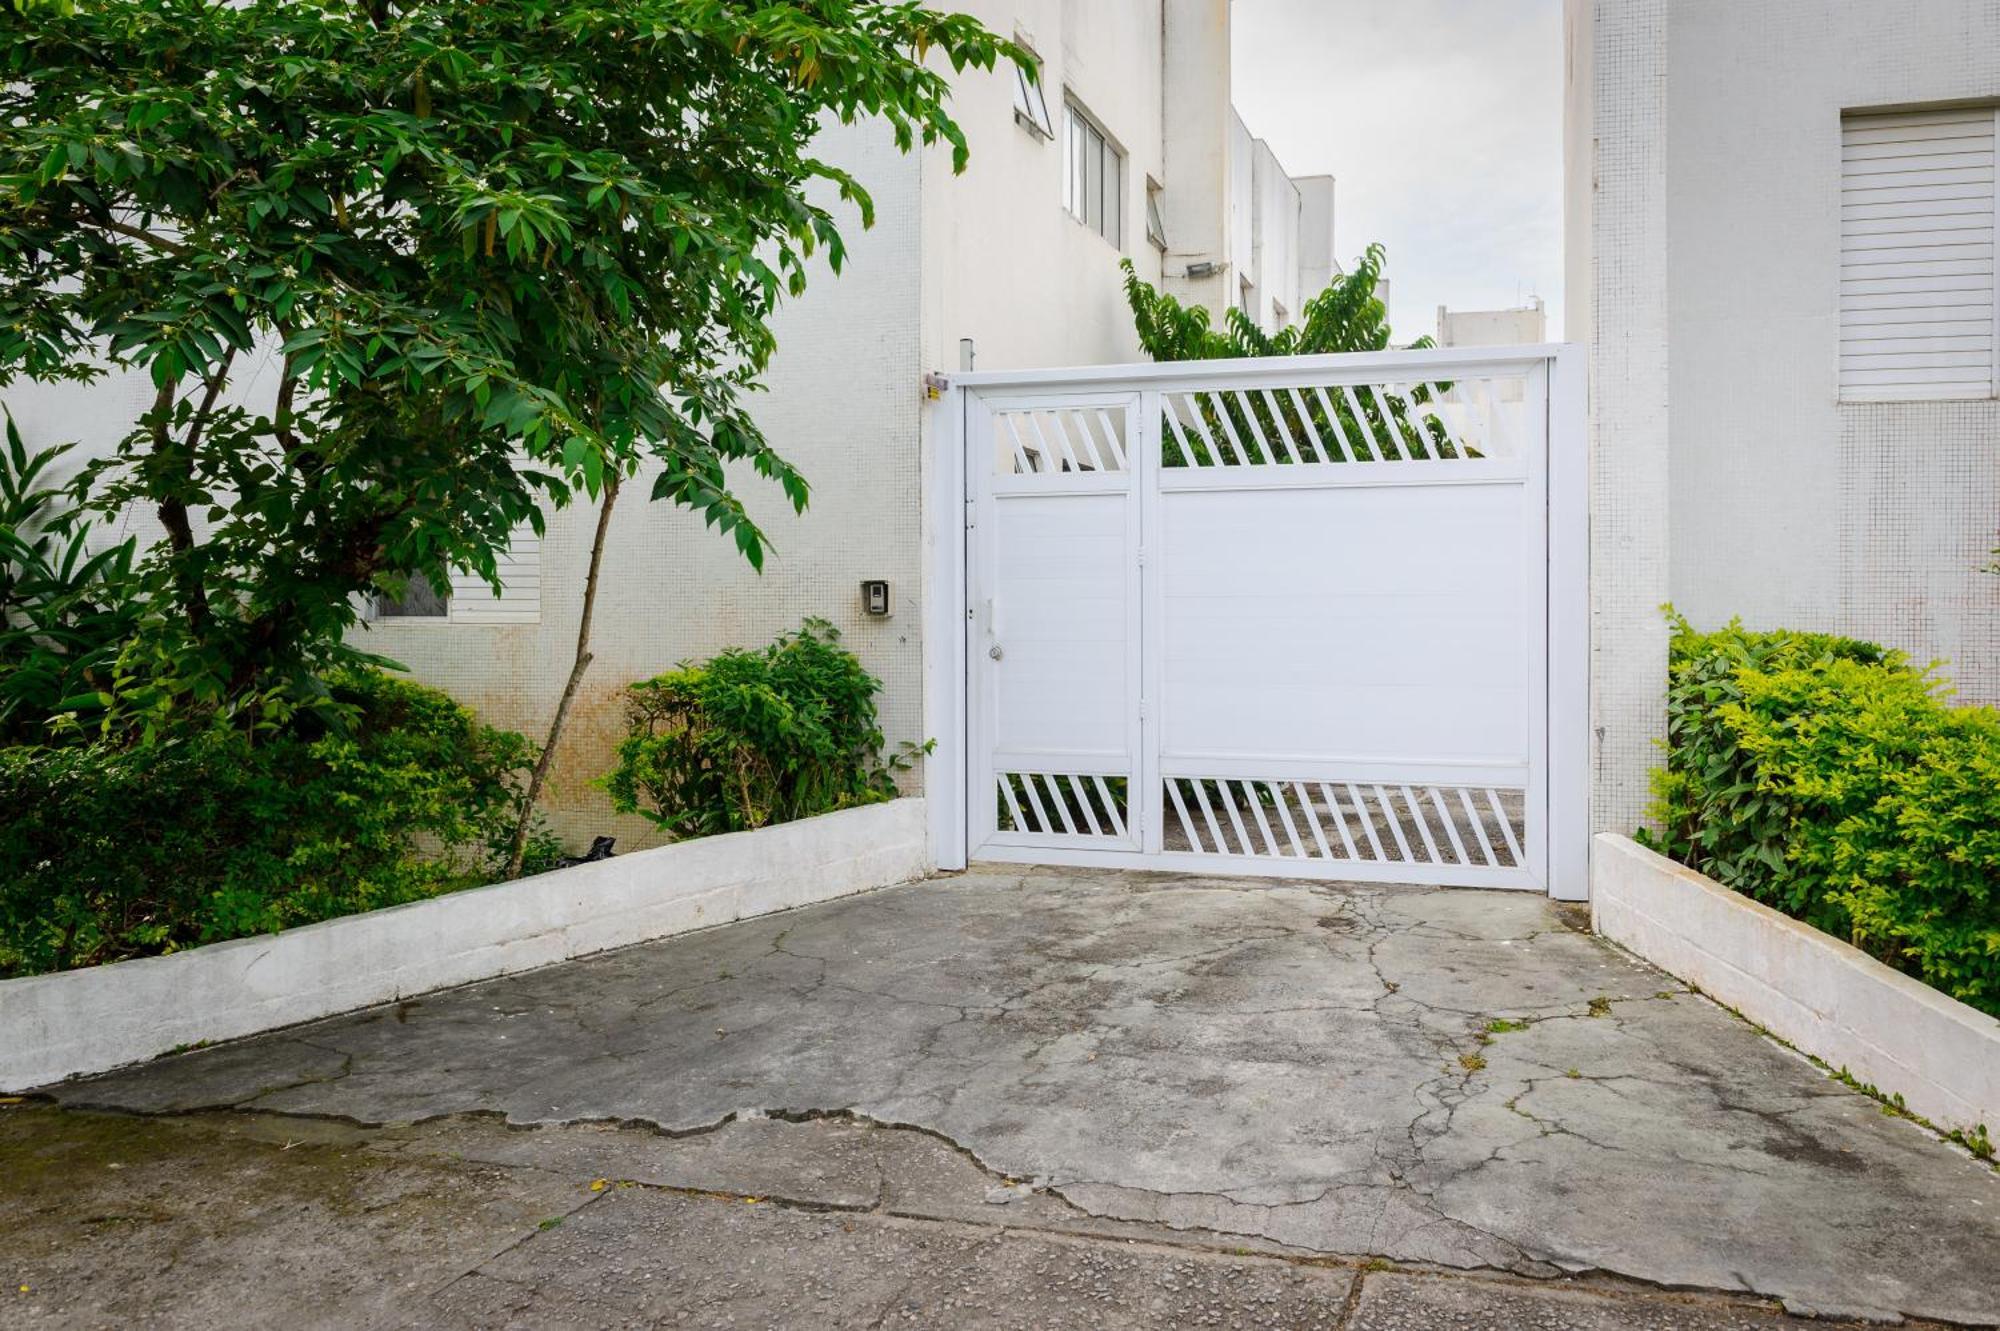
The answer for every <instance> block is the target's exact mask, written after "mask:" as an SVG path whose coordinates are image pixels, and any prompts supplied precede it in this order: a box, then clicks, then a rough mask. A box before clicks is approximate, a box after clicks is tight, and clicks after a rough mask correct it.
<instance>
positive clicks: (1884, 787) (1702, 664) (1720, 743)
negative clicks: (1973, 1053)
mask: <svg viewBox="0 0 2000 1331" xmlns="http://www.w3.org/2000/svg"><path fill="white" fill-rule="evenodd" d="M1673 622H1674V633H1673V642H1672V654H1671V661H1670V665H1669V672H1668V680H1669V683H1668V695H1667V763H1666V766H1665V767H1664V768H1661V769H1659V770H1658V771H1656V772H1655V773H1654V779H1653V786H1654V794H1655V798H1656V802H1655V805H1654V808H1653V810H1652V814H1653V817H1654V819H1655V820H1656V821H1657V823H1658V825H1659V828H1660V830H1659V831H1658V832H1657V833H1653V832H1641V833H1640V839H1641V840H1642V841H1644V842H1646V843H1647V844H1648V845H1650V846H1652V847H1653V848H1654V849H1656V850H1660V851H1662V852H1663V853H1665V854H1667V855H1670V856H1672V857H1673V858H1675V859H1677V860H1680V861H1681V862H1682V863H1684V864H1687V865H1689V866H1690V867H1692V868H1695V869H1698V870H1700V871H1701V872H1703V873H1705V874H1708V875H1709V876H1710V877H1712V878H1715V879H1716V880H1718V881H1719V882H1721V883H1723V884H1725V885H1726V886H1728V887H1731V888H1734V889H1735V890H1737V891H1739V892H1742V893H1744V894H1746V895H1748V896H1751V897H1754V898H1756V899H1757V900H1759V901H1763V902H1765V903H1766V904H1768V905H1771V906H1775V907H1777V908H1778V909H1780V910H1783V911H1785V912H1786V913H1787V914H1789V915H1793V916H1796V917H1798V918H1799V919H1802V920H1804V921H1806V922H1807V923H1809V924H1811V925H1813V926H1814V927H1816V928H1819V929H1822V930H1825V931H1826V932H1828V933H1831V934H1834V935H1836V936H1838V937H1841V938H1845V939H1848V940H1850V941H1852V942H1853V943H1855V944H1856V945H1857V946H1859V947H1861V948H1863V949H1865V950H1867V951H1868V952H1870V953H1872V954H1873V955H1875V956H1876V957H1879V958H1881V959H1882V960H1883V961H1886V962H1888V963H1890V964H1891V965H1894V966H1897V967H1899V968H1901V969H1903V970H1905V971H1907V972H1908V973H1910V974H1912V975H1915V976H1918V977H1919V978H1921V979H1923V980H1925V981H1926V982H1928V983H1929V984H1931V985H1933V986H1935V987H1936V988H1938V989H1940V990H1942V991H1944V992H1945V993H1947V994H1950V995H1951V996H1953V997H1954V998H1958V999H1960V1000H1962V1001H1964V1002H1966V1003H1969V1004H1971V1005H1972V1006H1974V1007H1978V1008H1981V1009H1982V1010H1984V1011H1987V1012H1991V1013H1994V1014H1995V1015H2000V712H1996V711H1994V710H1993V709H1991V708H1985V707H1953V706H1950V705H1949V704H1948V702H1947V700H1946V698H1945V697H1944V695H1943V690H1942V688H1941V686H1940V684H1939V682H1938V681H1937V680H1936V679H1935V678H1934V677H1933V676H1932V675H1931V674H1930V673H1929V672H1926V671H1921V670H1917V669H1915V668H1913V667H1912V666H1911V665H1910V664H1909V663H1908V661H1906V660H1905V659H1904V658H1903V657H1902V656H1901V655H1899V654H1898V653H1895V652H1891V651H1888V650H1886V649H1884V648H1882V647H1878V646H1876V645H1874V644H1872V643H1866V642H1858V641H1855V640H1852V639H1847V638H1839V637H1832V636H1828V635H1824V634H1812V633H1795V632H1786V631H1778V632H1769V633H1755V632H1750V631H1748V630H1745V629H1743V628H1742V627H1741V626H1740V625H1737V624H1731V625H1730V626H1729V627H1728V628H1726V629H1723V630H1721V631H1719V632H1715V633H1698V632H1696V631H1695V630H1694V629H1693V628H1692V627H1691V626H1690V625H1689V624H1688V623H1687V622H1686V621H1685V620H1684V619H1681V618H1679V617H1678V616H1676V617H1675V619H1674V621H1673Z"/></svg>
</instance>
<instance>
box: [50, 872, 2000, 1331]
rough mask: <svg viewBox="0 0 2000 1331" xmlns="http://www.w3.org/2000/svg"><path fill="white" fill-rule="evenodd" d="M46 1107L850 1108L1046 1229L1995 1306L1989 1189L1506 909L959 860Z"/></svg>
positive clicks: (641, 1112)
mask: <svg viewBox="0 0 2000 1331" xmlns="http://www.w3.org/2000/svg"><path fill="white" fill-rule="evenodd" d="M50 1094H51V1095H52V1096H53V1097H54V1098H55V1099H56V1100H58V1101H59V1102H61V1103H63V1104H67V1105H72V1106H97V1107H107V1108H115V1109H124V1110H133V1111H140V1112H148V1113H160V1112H172V1111H190V1110H197V1109H216V1108H233V1109H247V1110H255V1111H261V1112H265V1113H269V1114H276V1115H291V1116H300V1115H308V1116H327V1117H333V1118H338V1119H343V1120H347V1121H351V1122H354V1123H359V1124H398V1123H411V1122H417V1121H422V1120H429V1119H439V1118H444V1117H448V1116H454V1115H467V1114H485V1115H492V1116H495V1117H497V1118H499V1119H501V1120H504V1121H505V1122H506V1123H509V1124H514V1125H524V1126H525V1125H552V1124H577V1123H589V1122H599V1123H628V1122H629V1123H643V1124H647V1125H651V1126H652V1127H654V1128H657V1129H658V1130H660V1131H661V1132H663V1133H667V1134H704V1133H711V1132H714V1131H716V1130H717V1129H718V1127H720V1126H721V1125H724V1124H732V1125H737V1126H740V1124H738V1123H737V1120H739V1119H740V1118H741V1117H742V1116H743V1115H744V1114H745V1113H746V1111H748V1112H749V1113H751V1114H755V1113H775V1114H778V1115H781V1116H782V1115H787V1114H790V1115H812V1114H821V1113H828V1112H833V1113H841V1114H847V1115H852V1116H854V1118H855V1119H857V1120H860V1121H862V1122H863V1123H876V1124H885V1125H907V1126H909V1127H911V1128H915V1129H920V1130H921V1131H922V1133H924V1134H932V1135H933V1140H936V1141H937V1145H938V1146H940V1147H941V1148H943V1149H945V1150H948V1151H949V1150H953V1147H955V1148H957V1151H960V1152H962V1153H963V1155H964V1157H966V1158H968V1159H970V1160H976V1161H977V1167H978V1168H980V1169H982V1170H984V1171H987V1172H989V1173H990V1174H992V1175H994V1176H997V1177H998V1178H1000V1179H1001V1180H1003V1181H1004V1180H1006V1179H1012V1180H1021V1181H1023V1182H1024V1183H1025V1184H1026V1185H1027V1187H1026V1191H1027V1193H1028V1197H1027V1201H1026V1203H1025V1204H1027V1205H1029V1206H1032V1207H1036V1208H1040V1209H1041V1212H1042V1213H1043V1215H1042V1218H1043V1219H1046V1220H1047V1221H1048V1223H1051V1224H1053V1223H1056V1221H1057V1220H1059V1219H1061V1218H1062V1217H1070V1218H1072V1219H1077V1220H1091V1221H1096V1222H1128V1223H1135V1224H1140V1225H1150V1226H1162V1227H1166V1228H1167V1229H1168V1230H1180V1231H1200V1232H1202V1233H1206V1234H1215V1235H1225V1236H1228V1235H1236V1236H1243V1238H1244V1240H1245V1241H1251V1240H1255V1241H1260V1242H1264V1243H1272V1244H1280V1245H1285V1246H1286V1247H1288V1248H1290V1249H1295V1250H1299V1251H1304V1252H1311V1253H1325V1254H1342V1255H1348V1256H1355V1257H1361V1256H1379V1257H1383V1258H1388V1259H1391V1260H1394V1261H1398V1262H1412V1263H1430V1264H1435V1265H1437V1266H1441V1267H1449V1268H1457V1269H1464V1270H1486V1269H1497V1270H1502V1271H1508V1272H1513V1273H1517V1274H1519V1275H1523V1276H1529V1277H1541V1278H1547V1277H1552V1276H1556V1275H1558V1274H1561V1273H1574V1272H1586V1273H1610V1274H1615V1275H1617V1276H1621V1277H1626V1278H1629V1279H1632V1280H1636V1281H1642V1282H1649V1283H1651V1284H1655V1285H1661V1286H1667V1287H1672V1288H1689V1289H1702V1290H1715V1291H1726V1292H1740V1293H1744V1294H1751V1295H1757V1296H1761V1297H1766V1298H1773V1299H1779V1300H1783V1301H1784V1302H1785V1303H1787V1304H1788V1305H1789V1306H1791V1307H1793V1308H1794V1309H1797V1310H1801V1311H1815V1312H1825V1313H1843V1314H1854V1313H1859V1314H1866V1315H1872V1316H1893V1315H1898V1314H1903V1315H1916V1316H1928V1317H1937V1318H1942V1319H1949V1320H1954V1321H1959V1322H1965V1323H1991V1322H1996V1321H2000V1264H1996V1263H1995V1261H1994V1259H1993V1254H1994V1253H1995V1252H2000V1175H1996V1174H1995V1173H1994V1171H1993V1170H1991V1169H1990V1168H1988V1167H1986V1166H1984V1165H1982V1164H1979V1163H1977V1162H1975V1161H1973V1160H1971V1159H1970V1158H1969V1157H1967V1156H1965V1155H1964V1154H1963V1153H1960V1152H1956V1151H1955V1150H1953V1149H1951V1148H1948V1147H1946V1146H1945V1145H1943V1144H1941V1143H1940V1142H1938V1141H1937V1140H1936V1139H1935V1138H1933V1137H1930V1136H1929V1135H1927V1134H1925V1133H1923V1132H1921V1131H1920V1130H1918V1129H1916V1128H1914V1127H1913V1126H1911V1125H1909V1124H1907V1123H1904V1122H1900V1121H1897V1120H1893V1119H1890V1118H1887V1117H1885V1116H1884V1115H1883V1114H1882V1113H1881V1112H1880V1110H1879V1108H1878V1107H1877V1106H1876V1105H1875V1104H1874V1103H1873V1102H1871V1101H1869V1100H1867V1099H1866V1098H1864V1097H1862V1096H1859V1095H1857V1094H1855V1093H1853V1092H1850V1091H1848V1090H1846V1089H1845V1088H1843V1087H1841V1086H1839V1085H1838V1084H1836V1083H1834V1082H1832V1081H1830V1080H1828V1079H1827V1078H1825V1077H1824V1076H1823V1075H1821V1074H1820V1073H1819V1072H1818V1071H1816V1070H1815V1069H1814V1068H1812V1067H1811V1066H1810V1065H1809V1064H1807V1063H1805V1062H1804V1061H1803V1060H1801V1059H1798V1058H1797V1057H1795V1056H1794V1055H1792V1054H1790V1053H1788V1052H1787V1051H1785V1050H1783V1049H1782V1048H1780V1047H1778V1046H1777V1045H1775V1044H1773V1043H1772V1042H1770V1041H1769V1040H1767V1039H1765V1038H1764V1037H1762V1036H1761V1035H1759V1034H1758V1033H1757V1032H1756V1031H1754V1030H1753V1029H1751V1028H1750V1027H1748V1026H1746V1025H1744V1024H1743V1023H1742V1022H1740V1021H1738V1020H1736V1019H1735V1018H1733V1017H1731V1016H1729V1015H1728V1014H1727V1013H1725V1012H1723V1011H1721V1010H1720V1009H1718V1008H1716V1007H1714V1006H1713V1005H1711V1004H1709V1003H1707V1002H1706V1001H1705V1000H1702V999H1700V998H1699V997H1697V996H1694V995H1691V994H1689V993H1688V992H1686V991H1685V990H1684V989H1682V988H1681V987H1680V986H1678V985H1677V984H1675V983H1674V982H1672V981H1671V980H1669V979H1668V978H1667V977H1665V976H1663V975H1661V974H1659V973H1658V972H1656V971H1653V970H1651V969H1650V968H1647V967H1645V966H1643V965H1641V964H1639V963H1637V962H1636V961H1634V960H1633V959H1631V958H1630V957H1628V956H1626V955H1625V954H1623V953H1621V952H1619V951H1618V950H1616V949H1615V948H1612V947H1611V946H1609V945H1607V944H1605V943H1603V942H1601V941H1600V940H1597V939H1594V938H1592V937H1589V936H1587V935H1585V934H1582V933H1579V932H1576V931H1574V930H1572V929H1570V928H1568V927H1567V926H1566V925H1565V924H1564V922H1563V920H1562V919H1561V918H1560V917H1559V915H1558V913H1557V911H1556V908H1554V907H1553V906H1551V904H1550V903H1548V902H1547V901H1545V900H1543V899H1541V898H1538V897H1534V896H1531V895H1527V894H1520V893H1496V892H1469V891H1448V890H1438V891H1433V890H1422V889H1406V888H1380V887H1358V886H1343V885H1314V884H1292V885H1282V886H1274V885H1270V884H1264V883H1254V882H1244V881H1208V880H1199V879H1188V878H1178V877H1170V876H1164V875H1143V874H1091V873H1082V872H1070V871H1061V872H1058V871H1030V872H1026V873H1015V872H1008V873H1000V872H993V871H985V872H974V873H971V874H967V875H964V876H960V877H955V878H950V879H942V880H936V881H932V882H928V883H922V884H916V885H912V886H909V887H904V888H895V889H889V890H886V891H882V892H878V893H872V894H869V895H866V896H862V897H855V898H850V899H847V900H844V901H840V902H834V903H829V904H827V905H824V906H818V907H812V908H808V909H805V910H800V911H796V912H790V913H787V914H784V915H781V916H774V917H769V918H767V919H763V920H758V921H747V922H744V923H740V924H736V925H731V926H727V927H725V928H720V929H715V930H710V931H707V932H704V933H700V934H693V935H687V936H684V937H681V938H677V939H673V940H668V941H666V942H663V943H659V944H653V945H648V946H645V947H640V948H633V949H629V950H626V951H623V952H619V953H614V954H610V955H607V956H604V957H600V958H596V959H592V960H589V961H584V962H578V963H571V964H568V965H564V966H560V967H553V968H550V969H548V970H545V971H539V972H534V973H531V974H527V975H521V976H515V977H510V978H507V979H503V980H496V981H492V982H489V983H486V984H482V985H475V986H471V987H469V988H466V989H462V990H456V991H452V992H448V993H442V994H436V995H431V996H428V997H425V998H421V999H416V1000H411V1001H408V1002H405V1003H402V1004H399V1005H397V1006H395V1007H392V1008H383V1009H378V1010H375V1011H371V1012H367V1013H361V1014H356V1015H354V1016H350V1017H345V1018H338V1019H334V1020H332V1021H327V1022H321V1023H317V1024H315V1025H313V1026H309V1027H305V1028H301V1029H300V1030H297V1031H294V1032H289V1033H280V1034H278V1035H274V1036H271V1037H266V1038H264V1039H260V1040H255V1041H249V1042H244V1043H241V1044H237V1045H231V1046H227V1047H223V1048H218V1049H214V1050H203V1051H197V1052H195V1053H191V1054H187V1055H183V1056H180V1057H177V1058H173V1059H168V1060H163V1061H160V1062H157V1063H154V1064H150V1065H147V1066H146V1067H143V1068H140V1069H135V1070H130V1071H127V1072H123V1073H118V1074H112V1075H109V1076H106V1077H101V1078H97V1079H94V1080H91V1081H84V1082H76V1083H70V1084H66V1085H64V1086H61V1087H56V1088H52V1089H51V1092H50ZM940 1139H941V1140H940ZM688 1140H693V1138H688ZM946 1142H948V1143H951V1144H953V1146H946V1145H945V1143H946ZM692 1159H693V1157H689V1156H683V1157H680V1163H677V1164H676V1165H675V1168H676V1169H684V1170H685V1169H695V1168H696V1166H695V1165H694V1164H691V1163H688V1162H689V1161H690V1160H692ZM794 1163H796V1162H794ZM820 1164H821V1166H822V1167H823V1168H824V1170H825V1171H826V1177H825V1179H824V1180H822V1181H821V1182H820V1183H818V1184H815V1185H814V1187H816V1188H818V1189H819V1191H818V1192H817V1193H816V1194H815V1196H816V1197H825V1198H840V1199H844V1200H842V1201H826V1202H825V1203H824V1204H825V1205H829V1206H838V1205H852V1206H858V1205H860V1198H861V1197H862V1195H863V1194H864V1193H865V1192H867V1190H868V1182H869V1181H868V1178H867V1172H866V1169H865V1168H863V1167H862V1165H861V1164H860V1162H856V1161H847V1162H843V1161H842V1160H841V1158H840V1157H839V1156H838V1153H837V1151H836V1152H835V1153H834V1154H833V1155H831V1156H829V1157H828V1158H827V1159H825V1160H823V1161H821V1162H820ZM736 1167H739V1166H732V1168H736ZM676 1177H692V1176H691V1175H677V1176H676ZM743 1177H746V1178H747V1177H752V1176H751V1175H748V1174H746V1175H743ZM680 1186H700V1185H699V1184H683V1185H680ZM878 1186H880V1187H885V1188H886V1187H888V1186H890V1185H889V1184H887V1183H881V1182H880V1180H878ZM905 1186H906V1187H907V1185H905ZM988 1186H993V1184H992V1183H991V1181H989V1183H988ZM800 1200H811V1199H807V1198H801V1199H800ZM877 1201H878V1202H879V1195H878V1198H877ZM871 1204H874V1203H871ZM958 1204H961V1205H973V1204H971V1203H958ZM1038 1223H1040V1221H1039V1220H1038Z"/></svg>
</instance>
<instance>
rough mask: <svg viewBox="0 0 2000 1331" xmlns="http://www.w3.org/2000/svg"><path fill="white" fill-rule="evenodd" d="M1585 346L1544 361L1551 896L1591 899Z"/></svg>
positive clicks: (1558, 351) (1562, 349)
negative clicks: (1546, 385) (1546, 375)
mask: <svg viewBox="0 0 2000 1331" xmlns="http://www.w3.org/2000/svg"><path fill="white" fill-rule="evenodd" d="M1588 391H1589V390H1588V377H1587V374H1586V362H1585V360H1584V350H1583V348H1582V347H1580V346H1577V345H1576V344H1574V343H1564V344H1563V345H1561V346H1558V347H1556V348H1555V349H1554V353H1553V355H1552V356H1551V357H1550V360H1549V395H1548V403H1549V422H1548V448H1549V454H1548V467H1549V469H1548V480H1549V501H1548V502H1549V524H1548V534H1549V537H1548V539H1549V583H1548V596H1549V620H1548V632H1549V648H1548V689H1549V706H1548V724H1549V749H1548V767H1549V770H1548V780H1549V895H1550V896H1552V897H1555V898H1557V899H1558V900H1562V901H1587V900H1589V898H1590V442H1589V440H1590V431H1589V417H1588V412H1589V401H1588Z"/></svg>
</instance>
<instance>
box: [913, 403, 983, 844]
mask: <svg viewBox="0 0 2000 1331" xmlns="http://www.w3.org/2000/svg"><path fill="white" fill-rule="evenodd" d="M967 399H968V394H967V392H966V390H965V389H963V388H961V387H959V386H958V384H957V383H956V382H954V383H952V384H951V385H950V386H949V387H947V388H946V389H945V391H944V396H943V397H942V398H941V399H939V400H938V401H937V403H936V404H935V406H934V409H933V410H932V413H931V431H930V435H931V459H930V460H931V468H930V477H929V484H928V485H927V486H926V487H925V495H924V500H925V502H924V511H925V521H924V526H925V541H924V554H925V559H924V589H923V592H924V615H923V626H924V682H925V685H926V687H925V689H924V731H925V733H926V735H927V736H928V737H929V738H930V740H931V741H932V743H933V744H934V745H935V747H934V748H933V749H932V750H931V753H930V756H929V757H928V758H927V759H926V760H925V762H924V811H925V815H926V819H927V821H928V822H929V824H930V829H929V830H930V857H931V862H932V863H934V864H935V865H936V866H937V867H938V868H940V869H963V868H964V867H965V864H966V849H967V842H966V784H965V782H966V778H965V765H966V762H967V760H968V757H969V755H968V753H967V751H966V715H965V700H966V693H967V688H968V677H967V675H966V660H965V639H966V622H965V616H966V590H965V574H966V566H965V543H966V525H967V523H968V521H969V520H970V517H969V515H970V513H971V511H972V510H971V500H970V498H969V492H968V491H967V489H966V484H965V482H966V475H965V467H966V459H965V438H966V429H965V417H966V412H967V410H968V401H967Z"/></svg>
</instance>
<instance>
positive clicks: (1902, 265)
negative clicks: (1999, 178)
mask: <svg viewBox="0 0 2000 1331" xmlns="http://www.w3.org/2000/svg"><path fill="white" fill-rule="evenodd" d="M1840 129H1841V134H1840V138H1841V154H1840V158H1841V163H1840V165H1841V170H1840V177H1841V178H1840V395H1841V397H1842V398H1843V399H1844V400H1847V401H1850V402H1907V401H1920V400H1935V399H1947V398H1985V397H1996V396H2000V299H1996V295H1995V292H1996V286H2000V284H1996V282H1995V276H1996V268H1995V263H1994V241H1995V238H1996V231H2000V192H1996V188H1995V183H1994V175H1995V169H1994V168H1995V164H1996V154H1995V146H1996V143H1997V142H2000V109H1996V108H1993V107H1979V108H1971V109H1964V108H1954V109H1950V110H1935V111H1899V112H1892V113H1887V114H1879V113H1868V114H1849V115H1846V116H1843V117H1842V118H1841V126H1840Z"/></svg>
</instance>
